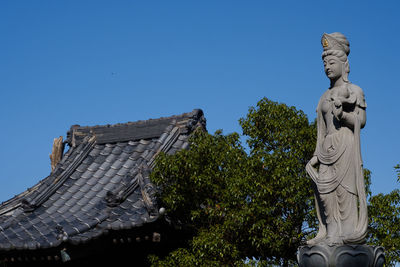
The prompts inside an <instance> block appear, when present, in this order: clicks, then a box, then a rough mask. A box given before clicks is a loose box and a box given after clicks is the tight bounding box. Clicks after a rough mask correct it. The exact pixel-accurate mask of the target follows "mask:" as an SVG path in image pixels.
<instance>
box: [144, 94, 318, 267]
mask: <svg viewBox="0 0 400 267" xmlns="http://www.w3.org/2000/svg"><path fill="white" fill-rule="evenodd" d="M240 124H241V126H242V129H243V133H244V135H246V136H247V137H248V140H247V142H248V145H249V153H246V151H245V149H244V147H243V146H242V145H241V143H240V137H239V135H238V134H237V133H233V134H230V135H223V134H222V133H221V132H220V131H219V132H216V133H215V134H214V135H210V134H207V133H204V132H201V131H198V132H196V133H194V134H193V136H192V137H191V139H190V149H189V150H185V151H180V152H178V153H176V154H175V155H172V156H167V155H160V157H159V158H158V161H157V165H156V167H155V169H154V171H153V173H152V180H153V181H154V183H156V184H157V185H158V186H160V188H161V189H162V190H161V192H162V193H161V195H160V201H161V203H162V205H163V206H164V207H166V209H167V212H168V216H169V217H170V218H171V219H172V220H173V221H175V223H179V224H182V225H185V227H187V228H188V229H190V232H191V233H192V239H191V240H189V241H188V244H187V246H186V247H185V248H180V249H178V250H176V251H173V252H172V253H171V254H170V255H169V256H167V257H166V258H164V259H159V258H156V257H152V258H151V261H152V263H153V265H154V266H233V265H235V266H241V265H245V264H247V265H251V264H252V263H254V261H252V260H253V259H254V260H256V262H257V264H258V265H264V266H272V265H273V264H275V265H278V266H290V265H292V264H294V262H295V253H296V250H297V247H298V246H299V245H300V244H301V242H303V241H304V240H305V239H306V238H307V235H309V234H312V233H313V231H314V229H315V227H314V225H315V217H314V216H312V215H310V214H312V212H311V210H312V207H313V203H314V202H313V198H312V187H311V182H310V180H309V178H307V177H306V172H305V170H304V166H305V164H306V162H307V160H308V159H310V158H311V156H312V153H313V150H314V147H315V140H316V136H315V133H316V131H315V124H310V123H309V122H308V119H307V117H306V115H305V114H304V113H303V112H301V111H298V110H296V109H295V108H294V107H288V106H286V105H284V104H278V103H276V102H273V101H270V100H268V99H266V98H264V99H262V100H261V101H259V102H258V103H257V106H256V107H252V108H250V110H249V113H248V115H247V117H246V118H242V119H241V120H240ZM250 259H251V260H250Z"/></svg>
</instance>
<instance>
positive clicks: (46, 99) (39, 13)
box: [0, 0, 400, 201]
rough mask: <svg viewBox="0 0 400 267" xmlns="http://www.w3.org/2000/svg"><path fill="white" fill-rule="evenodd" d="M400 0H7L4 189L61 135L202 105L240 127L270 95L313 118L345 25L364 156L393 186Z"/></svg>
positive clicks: (28, 173) (0, 188)
mask: <svg viewBox="0 0 400 267" xmlns="http://www.w3.org/2000/svg"><path fill="white" fill-rule="evenodd" d="M398 3H399V2H398V1H329V2H327V1H249V0H248V1H244V0H243V1H234V0H229V1H228V0H226V1H219V0H218V1H217V0H212V1H208V0H202V1H189V0H182V1H173V0H170V1H165V0H164V1H133V0H132V1H115V0H113V1H111V0H110V1H99V0H96V1H85V0H79V1H72V0H69V1H55V0H51V1H50V0H48V1H45V0H41V1H22V0H21V1H12V0H8V1H7V0H4V1H1V2H0V34H1V39H0V40H1V41H0V95H1V97H0V101H1V105H0V111H1V116H0V125H1V131H0V147H1V149H0V164H1V172H0V201H3V200H7V199H8V198H10V197H12V196H13V195H14V194H17V193H20V192H22V191H24V190H25V189H26V188H27V187H30V186H33V185H34V184H35V183H37V182H38V181H39V180H40V179H43V178H44V177H46V176H47V175H48V174H49V172H50V160H49V154H50V152H51V146H52V141H53V138H54V137H58V136H60V135H63V136H64V137H65V134H66V132H67V130H68V129H69V127H70V126H71V125H73V124H80V125H96V124H112V123H118V122H127V121H135V120H143V119H149V118H158V117H161V116H170V115H174V114H180V113H184V112H189V111H191V110H192V109H194V108H201V109H203V110H204V112H205V115H206V118H207V123H208V130H209V131H210V132H214V131H215V130H217V129H223V130H224V133H230V132H233V131H237V132H239V133H241V128H240V126H239V124H238V119H239V118H241V117H244V116H245V115H246V114H247V111H248V108H249V107H250V106H254V105H256V103H257V101H259V100H260V99H261V98H262V97H264V96H265V97H268V98H270V99H272V100H274V101H278V102H283V103H286V104H288V105H293V106H295V107H297V108H298V109H301V110H303V111H304V112H305V113H306V114H307V115H308V117H309V119H310V120H314V119H315V115H316V114H315V108H316V105H317V102H318V99H319V97H320V96H321V94H322V93H323V92H324V91H325V90H326V89H327V88H328V86H329V80H328V79H327V78H326V77H325V75H324V72H323V65H322V61H321V52H322V48H321V45H320V38H321V35H322V34H323V33H324V32H328V33H331V32H335V31H339V32H342V33H344V34H345V35H346V36H347V37H348V39H349V41H350V44H351V53H350V57H349V60H350V68H351V73H350V76H349V78H350V81H352V82H353V83H355V84H357V85H359V86H360V87H362V88H363V89H364V92H365V95H366V100H367V104H368V108H367V125H366V127H365V128H364V130H363V131H362V154H363V159H364V166H365V167H366V168H368V169H370V170H371V171H372V183H373V184H372V190H373V193H375V194H376V193H380V192H383V193H387V192H390V191H391V190H392V189H393V188H395V187H399V184H398V183H397V182H396V175H395V172H394V169H393V167H394V166H395V165H396V164H398V163H400V156H399V151H400V149H399V146H400V141H399V139H398V133H399V130H400V126H399V123H398V121H399V118H400V108H399V107H398V103H399V98H400V92H399V91H400V90H399V89H400V88H399V85H398V84H399V83H398V80H397V78H398V77H399V71H400V68H399V63H400V51H399V47H400V45H399V44H400V38H399V28H400V19H399V17H398V16H399V14H400V7H399V4H398Z"/></svg>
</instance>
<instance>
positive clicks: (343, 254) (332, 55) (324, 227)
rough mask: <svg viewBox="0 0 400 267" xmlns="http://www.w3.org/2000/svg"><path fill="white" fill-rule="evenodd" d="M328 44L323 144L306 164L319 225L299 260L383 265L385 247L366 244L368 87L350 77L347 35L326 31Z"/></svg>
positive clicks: (332, 265) (309, 264)
mask: <svg viewBox="0 0 400 267" xmlns="http://www.w3.org/2000/svg"><path fill="white" fill-rule="evenodd" d="M322 47H323V49H324V51H323V53H322V60H323V62H324V69H325V73H326V76H328V78H329V79H330V82H331V84H330V87H329V89H328V90H326V92H325V93H324V94H323V95H322V96H321V98H320V100H319V102H318V106H317V127H318V137H317V146H316V149H315V152H314V156H313V157H312V158H311V160H310V161H309V162H308V163H307V166H306V170H307V172H308V174H309V175H310V176H311V178H312V180H313V182H314V183H313V184H314V189H315V190H314V191H315V206H316V210H317V216H318V221H319V230H318V233H317V236H316V237H315V238H313V239H311V240H309V241H307V245H305V246H301V247H299V250H298V254H297V258H298V262H299V266H300V267H321V266H329V267H343V266H352V267H383V265H384V263H385V255H384V249H383V248H382V247H379V246H368V245H366V244H364V243H365V237H366V234H367V226H368V214H367V203H366V202H367V200H366V196H365V185H364V175H363V166H362V160H361V149H360V130H361V129H362V128H363V127H364V125H365V121H366V114H365V110H366V108H367V105H366V103H365V99H364V93H363V91H362V89H361V88H360V87H358V86H357V85H355V84H352V83H350V82H349V80H348V75H349V72H350V67H349V61H348V59H347V56H348V55H349V53H350V44H349V41H348V40H347V38H346V37H345V36H344V35H343V34H341V33H338V32H335V33H331V34H326V33H325V34H324V35H323V36H322Z"/></svg>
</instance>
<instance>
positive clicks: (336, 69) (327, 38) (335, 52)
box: [321, 32, 350, 82]
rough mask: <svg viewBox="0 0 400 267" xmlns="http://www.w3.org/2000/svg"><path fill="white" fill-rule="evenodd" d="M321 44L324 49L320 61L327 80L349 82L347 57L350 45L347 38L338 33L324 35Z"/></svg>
mask: <svg viewBox="0 0 400 267" xmlns="http://www.w3.org/2000/svg"><path fill="white" fill-rule="evenodd" d="M321 43H322V47H323V48H324V52H323V53H322V60H323V61H324V65H325V73H326V75H327V76H328V78H329V79H331V80H332V79H337V78H341V79H343V81H344V82H349V80H348V76H349V73H350V65H349V61H348V59H347V56H348V55H349V54H350V43H349V41H348V40H347V38H346V37H345V36H344V35H343V34H341V33H340V32H334V33H331V34H327V33H324V34H323V35H322V39H321ZM331 63H332V64H331ZM328 65H329V69H327V66H328ZM338 76H340V77H338Z"/></svg>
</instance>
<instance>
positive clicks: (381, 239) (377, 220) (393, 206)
mask: <svg viewBox="0 0 400 267" xmlns="http://www.w3.org/2000/svg"><path fill="white" fill-rule="evenodd" d="M395 169H396V171H397V180H398V182H400V165H397V166H396V167H395ZM368 213H369V220H370V223H369V243H371V244H373V245H377V246H382V247H384V248H385V254H386V262H387V266H395V264H396V263H399V262H400V190H399V189H395V190H393V191H392V192H390V193H389V194H378V195H375V196H372V197H371V198H370V201H369V207H368Z"/></svg>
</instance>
